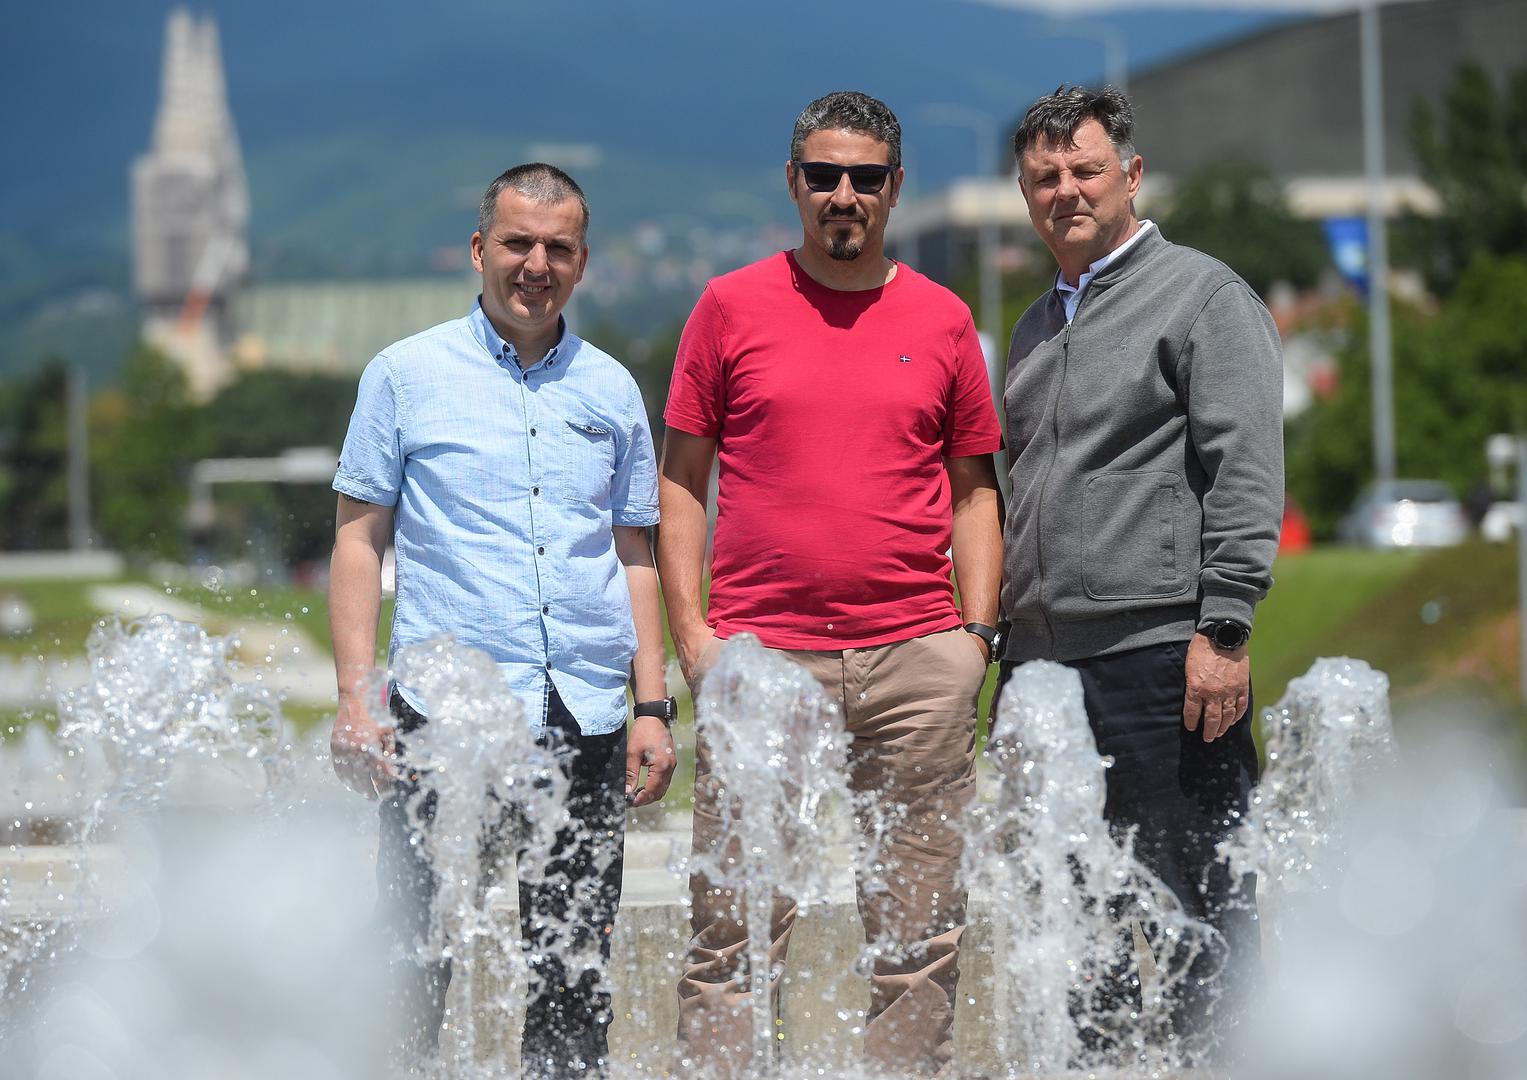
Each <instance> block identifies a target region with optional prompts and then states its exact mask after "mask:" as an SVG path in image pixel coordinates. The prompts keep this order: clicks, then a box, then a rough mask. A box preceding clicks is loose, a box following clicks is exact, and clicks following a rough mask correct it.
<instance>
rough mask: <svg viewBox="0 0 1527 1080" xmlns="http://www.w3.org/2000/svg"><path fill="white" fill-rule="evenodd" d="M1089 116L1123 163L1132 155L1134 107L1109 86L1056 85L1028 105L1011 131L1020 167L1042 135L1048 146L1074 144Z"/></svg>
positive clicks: (1065, 146) (1067, 147)
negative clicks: (1100, 129) (1097, 88)
mask: <svg viewBox="0 0 1527 1080" xmlns="http://www.w3.org/2000/svg"><path fill="white" fill-rule="evenodd" d="M1089 120H1096V121H1097V122H1098V123H1099V124H1102V125H1103V131H1104V132H1105V133H1107V135H1108V141H1109V142H1110V143H1111V144H1112V145H1113V149H1114V152H1115V153H1117V154H1118V155H1119V160H1120V161H1121V162H1123V163H1124V164H1125V165H1128V164H1129V162H1130V161H1131V160H1132V159H1133V158H1134V156H1135V107H1134V106H1133V105H1131V104H1130V103H1129V98H1127V97H1125V96H1124V94H1123V93H1121V92H1120V91H1118V90H1115V89H1114V88H1113V87H1111V86H1105V87H1103V88H1102V89H1101V90H1092V89H1089V88H1087V87H1085V86H1058V87H1056V88H1055V93H1053V94H1047V95H1045V96H1044V97H1042V98H1040V99H1039V100H1038V101H1036V102H1034V104H1032V105H1030V106H1029V111H1028V112H1026V113H1024V114H1023V120H1022V122H1021V123H1019V125H1018V130H1017V131H1015V132H1014V133H1013V157H1014V158H1016V159H1017V161H1018V170H1019V173H1020V174H1021V173H1022V171H1023V154H1024V151H1025V150H1027V149H1029V147H1031V146H1033V145H1034V144H1035V143H1037V142H1039V141H1040V140H1041V139H1043V140H1044V141H1045V142H1047V143H1049V144H1050V145H1051V146H1058V147H1060V148H1062V149H1065V150H1070V149H1071V148H1072V147H1074V146H1075V145H1076V129H1077V128H1079V127H1081V126H1082V125H1083V124H1085V123H1086V122H1087V121H1089Z"/></svg>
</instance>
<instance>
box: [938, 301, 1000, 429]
mask: <svg viewBox="0 0 1527 1080" xmlns="http://www.w3.org/2000/svg"><path fill="white" fill-rule="evenodd" d="M1001 449H1002V426H1001V424H1000V423H998V421H997V407H996V405H995V404H994V403H993V399H992V387H991V376H990V375H988V374H987V371H986V355H985V354H984V353H983V352H982V351H981V338H980V335H978V334H977V333H976V327H975V323H974V321H973V320H972V319H971V318H970V316H969V315H968V314H967V315H966V316H965V323H964V326H963V327H962V328H961V330H960V332H959V335H958V336H957V337H956V338H955V341H954V383H953V385H952V386H951V387H950V390H949V410H948V413H947V415H946V417H945V419H944V456H945V457H971V456H973V455H976V454H993V453H996V452H997V451H998V450H1001Z"/></svg>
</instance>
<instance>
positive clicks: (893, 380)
mask: <svg viewBox="0 0 1527 1080" xmlns="http://www.w3.org/2000/svg"><path fill="white" fill-rule="evenodd" d="M664 418H665V419H666V420H667V422H668V424H669V426H670V427H675V428H678V429H679V430H680V431H686V432H689V433H690V434H692V435H699V436H703V437H706V438H714V439H716V441H717V458H718V461H719V463H720V473H719V477H718V484H719V492H718V494H717V505H716V511H717V520H716V539H715V547H714V551H713V554H712V565H711V586H710V611H709V614H708V616H707V621H708V622H709V623H710V625H711V626H713V627H715V629H716V632H717V633H718V634H719V635H720V636H722V637H729V636H731V635H732V634H736V633H740V632H742V631H748V632H750V633H754V634H757V635H758V637H759V638H760V639H761V640H762V641H763V643H764V644H765V645H767V646H769V647H771V648H776V649H845V648H861V647H864V646H869V645H884V644H886V643H888V642H893V641H905V640H907V639H909V638H914V637H920V636H922V635H923V634H930V633H934V632H936V631H939V630H949V629H953V628H954V627H956V626H959V625H960V617H959V614H958V612H956V610H955V607H954V589H953V586H952V584H951V581H950V563H949V555H948V551H949V540H950V532H951V521H952V504H951V501H950V496H949V479H948V474H947V473H946V472H945V470H944V463H943V459H944V458H945V457H946V456H947V457H964V456H970V455H975V454H989V453H992V452H993V451H995V450H997V449H999V448H1000V447H1001V445H1002V436H1001V429H1000V428H999V427H998V424H997V413H996V409H995V408H994V406H993V404H992V392H991V385H990V383H989V382H988V379H987V374H986V361H985V359H984V357H983V356H982V355H981V346H980V342H979V340H978V339H977V337H976V330H975V326H974V325H973V323H972V321H971V318H970V310H969V309H968V308H967V307H966V306H965V305H964V304H963V303H961V301H960V300H959V298H958V297H956V296H955V295H954V294H953V293H951V292H949V291H948V290H947V289H945V288H943V287H942V286H940V285H936V284H934V283H933V282H932V281H929V280H928V279H927V278H925V277H923V276H922V275H921V274H919V273H917V272H916V271H914V270H912V269H910V268H909V267H907V266H906V265H905V264H898V265H897V267H896V276H895V277H893V278H892V279H891V281H890V282H889V283H888V284H886V285H885V286H883V287H881V288H879V289H871V290H868V291H865V292H839V291H838V290H836V289H829V288H827V287H826V286H824V285H821V284H819V283H817V282H816V281H815V280H813V279H812V278H811V277H810V276H809V275H807V274H806V272H805V271H803V270H802V269H801V268H800V266H799V265H798V264H797V263H796V261H795V258H794V256H793V255H791V254H790V253H789V252H781V253H780V254H778V255H775V256H772V257H770V258H767V259H764V260H762V261H761V262H757V263H754V264H753V265H751V266H745V267H743V268H742V269H741V270H737V271H734V272H732V273H730V274H726V275H724V276H723V277H719V278H716V279H715V280H713V281H712V282H711V283H710V284H709V285H708V286H706V289H705V292H704V294H703V295H701V297H700V300H699V303H697V304H696V305H695V310H694V312H693V314H691V315H690V317H689V322H688V323H687V324H686V325H685V327H684V335H683V337H682V338H681V339H680V341H679V351H678V356H677V357H676V358H675V361H674V367H673V383H672V386H671V387H670V389H669V392H668V405H667V408H666V409H665V411H664Z"/></svg>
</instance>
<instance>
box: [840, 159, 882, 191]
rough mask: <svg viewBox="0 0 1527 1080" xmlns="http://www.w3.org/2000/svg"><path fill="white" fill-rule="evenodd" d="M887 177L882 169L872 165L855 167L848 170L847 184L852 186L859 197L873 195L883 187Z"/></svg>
mask: <svg viewBox="0 0 1527 1080" xmlns="http://www.w3.org/2000/svg"><path fill="white" fill-rule="evenodd" d="M888 175H890V174H889V173H887V172H886V171H885V170H884V169H879V168H876V167H875V166H873V165H856V166H854V167H853V168H852V169H849V170H848V182H849V183H850V184H852V185H854V190H855V191H857V192H858V193H859V194H860V195H873V194H874V193H875V192H877V191H879V190H880V189H881V188H883V187H885V178H886V177H887V176H888Z"/></svg>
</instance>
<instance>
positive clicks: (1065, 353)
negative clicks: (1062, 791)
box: [1034, 322, 1071, 655]
mask: <svg viewBox="0 0 1527 1080" xmlns="http://www.w3.org/2000/svg"><path fill="white" fill-rule="evenodd" d="M1070 361H1071V324H1070V323H1069V322H1068V323H1067V324H1066V328H1065V329H1064V330H1063V331H1061V335H1060V376H1059V377H1058V378H1057V379H1056V380H1055V393H1054V395H1052V396H1051V398H1050V434H1051V437H1052V438H1053V439H1054V440H1055V451H1054V452H1053V453H1051V454H1050V463H1049V465H1048V466H1047V467H1046V468H1045V478H1044V479H1043V480H1041V481H1040V482H1039V505H1038V506H1037V507H1036V508H1035V510H1034V525H1035V528H1034V548H1035V556H1036V557H1035V562H1036V564H1037V565H1038V567H1039V610H1040V612H1041V614H1043V615H1044V619H1045V632H1046V633H1048V634H1049V635H1050V648H1049V652H1050V653H1051V654H1052V655H1053V654H1054V652H1055V624H1054V623H1053V622H1051V621H1050V605H1049V603H1048V602H1047V601H1046V600H1045V534H1044V520H1045V492H1046V491H1047V490H1048V489H1049V487H1050V474H1051V473H1052V472H1054V471H1055V458H1056V455H1057V454H1058V453H1059V452H1060V394H1061V391H1062V390H1063V389H1065V385H1066V368H1067V366H1068V365H1069V364H1070Z"/></svg>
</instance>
